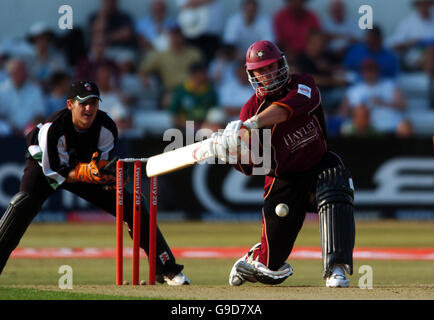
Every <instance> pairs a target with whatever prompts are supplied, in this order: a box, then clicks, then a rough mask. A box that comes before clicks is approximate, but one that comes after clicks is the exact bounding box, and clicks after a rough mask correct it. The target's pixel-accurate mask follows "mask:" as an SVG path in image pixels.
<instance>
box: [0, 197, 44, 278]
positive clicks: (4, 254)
mask: <svg viewBox="0 0 434 320" xmlns="http://www.w3.org/2000/svg"><path fill="white" fill-rule="evenodd" d="M39 208H40V205H39V204H37V203H35V202H34V201H33V200H32V198H31V197H30V195H29V194H28V193H27V192H18V193H17V194H16V195H15V196H14V197H13V198H12V200H11V202H10V203H9V206H8V208H7V209H6V211H5V213H4V214H3V216H2V218H1V219H0V273H1V272H2V271H3V268H4V266H5V265H6V262H7V260H8V259H9V256H10V254H11V253H12V251H13V250H14V249H15V248H16V247H17V246H18V243H19V242H20V240H21V238H22V236H23V235H24V232H25V231H26V230H27V227H28V226H29V225H30V223H31V222H32V219H33V218H34V216H35V215H36V214H37V212H38V211H39Z"/></svg>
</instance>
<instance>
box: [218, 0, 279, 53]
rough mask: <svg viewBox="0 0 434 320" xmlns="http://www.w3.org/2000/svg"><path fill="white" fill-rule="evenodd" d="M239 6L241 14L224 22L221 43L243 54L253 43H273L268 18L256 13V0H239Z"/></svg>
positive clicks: (270, 23) (270, 24) (236, 14)
mask: <svg viewBox="0 0 434 320" xmlns="http://www.w3.org/2000/svg"><path fill="white" fill-rule="evenodd" d="M241 4H242V5H241V12H238V13H235V14H234V15H232V16H231V17H229V19H228V20H227V22H226V25H225V29H224V34H223V42H224V43H226V44H231V45H234V46H235V47H236V48H237V50H238V52H239V53H243V54H244V52H246V51H247V49H248V48H249V47H250V45H251V44H252V43H253V42H255V41H258V40H269V41H274V34H273V28H272V22H271V19H270V17H268V16H266V15H262V14H261V15H260V14H259V13H258V11H259V10H258V5H259V4H258V1H257V0H241Z"/></svg>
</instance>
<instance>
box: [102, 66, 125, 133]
mask: <svg viewBox="0 0 434 320" xmlns="http://www.w3.org/2000/svg"><path fill="white" fill-rule="evenodd" d="M96 80H97V81H96V83H98V87H99V91H100V96H101V100H102V101H101V102H100V104H99V108H100V109H101V110H102V111H105V112H107V113H108V114H109V115H110V117H111V118H112V119H113V121H114V122H115V123H116V125H117V126H118V130H119V135H120V136H121V135H122V134H125V133H126V131H128V130H129V129H131V127H132V122H131V113H130V112H129V110H128V109H127V107H126V106H125V105H124V104H123V103H122V96H121V94H120V92H119V91H117V90H116V89H114V88H115V86H114V85H113V84H114V76H113V69H112V67H111V65H109V64H106V65H104V64H103V65H100V66H99V67H98V70H97V73H96Z"/></svg>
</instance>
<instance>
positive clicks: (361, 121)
mask: <svg viewBox="0 0 434 320" xmlns="http://www.w3.org/2000/svg"><path fill="white" fill-rule="evenodd" d="M341 134H342V135H343V136H347V137H374V136H377V135H378V134H379V133H378V131H377V130H376V129H375V128H374V127H373V126H372V124H371V113H370V110H369V108H368V107H367V106H366V105H364V104H359V105H357V106H355V107H354V108H353V109H352V110H351V121H348V122H347V123H345V124H344V125H343V126H342V128H341Z"/></svg>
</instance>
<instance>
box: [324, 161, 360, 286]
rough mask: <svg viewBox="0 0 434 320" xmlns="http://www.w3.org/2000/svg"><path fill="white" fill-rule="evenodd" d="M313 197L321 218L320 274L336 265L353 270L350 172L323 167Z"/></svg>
mask: <svg viewBox="0 0 434 320" xmlns="http://www.w3.org/2000/svg"><path fill="white" fill-rule="evenodd" d="M316 200H317V203H318V214H319V219H320V232H321V245H322V258H323V277H324V278H326V277H328V276H330V274H331V272H332V268H333V266H334V265H335V264H340V265H343V266H344V268H345V271H346V272H348V273H349V274H352V273H353V249H354V241H355V223H354V204H353V202H354V187H353V183H352V179H351V174H350V172H349V171H348V170H347V169H346V168H344V167H343V166H341V165H339V166H337V167H334V168H329V169H326V170H324V171H323V172H322V173H321V174H320V175H319V178H318V181H317V192H316Z"/></svg>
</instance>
